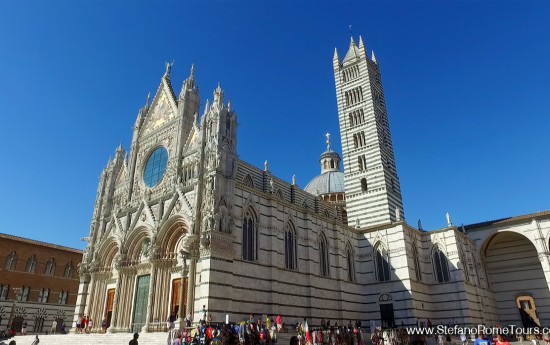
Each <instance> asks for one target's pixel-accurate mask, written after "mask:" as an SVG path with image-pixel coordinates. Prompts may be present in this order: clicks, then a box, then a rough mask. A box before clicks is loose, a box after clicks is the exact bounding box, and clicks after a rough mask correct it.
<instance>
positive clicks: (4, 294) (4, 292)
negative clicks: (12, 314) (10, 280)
mask: <svg viewBox="0 0 550 345" xmlns="http://www.w3.org/2000/svg"><path fill="white" fill-rule="evenodd" d="M9 294H10V286H9V285H4V284H0V301H5V300H7V299H8V295H9Z"/></svg>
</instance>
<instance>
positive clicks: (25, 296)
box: [19, 286, 31, 302]
mask: <svg viewBox="0 0 550 345" xmlns="http://www.w3.org/2000/svg"><path fill="white" fill-rule="evenodd" d="M30 291H31V287H30V286H23V288H22V289H21V294H20V299H19V300H20V301H21V302H27V301H28V300H29V292H30Z"/></svg>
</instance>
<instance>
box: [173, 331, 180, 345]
mask: <svg viewBox="0 0 550 345" xmlns="http://www.w3.org/2000/svg"><path fill="white" fill-rule="evenodd" d="M171 345H181V334H180V332H178V331H176V334H175V338H174V340H173V341H172V344H171Z"/></svg>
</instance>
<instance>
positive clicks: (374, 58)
mask: <svg viewBox="0 0 550 345" xmlns="http://www.w3.org/2000/svg"><path fill="white" fill-rule="evenodd" d="M370 59H371V60H372V62H374V63H377V62H376V56H375V55H374V50H373V51H372V54H371V58H370Z"/></svg>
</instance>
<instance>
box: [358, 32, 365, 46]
mask: <svg viewBox="0 0 550 345" xmlns="http://www.w3.org/2000/svg"><path fill="white" fill-rule="evenodd" d="M359 48H365V44H364V43H363V37H361V35H359Z"/></svg>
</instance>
